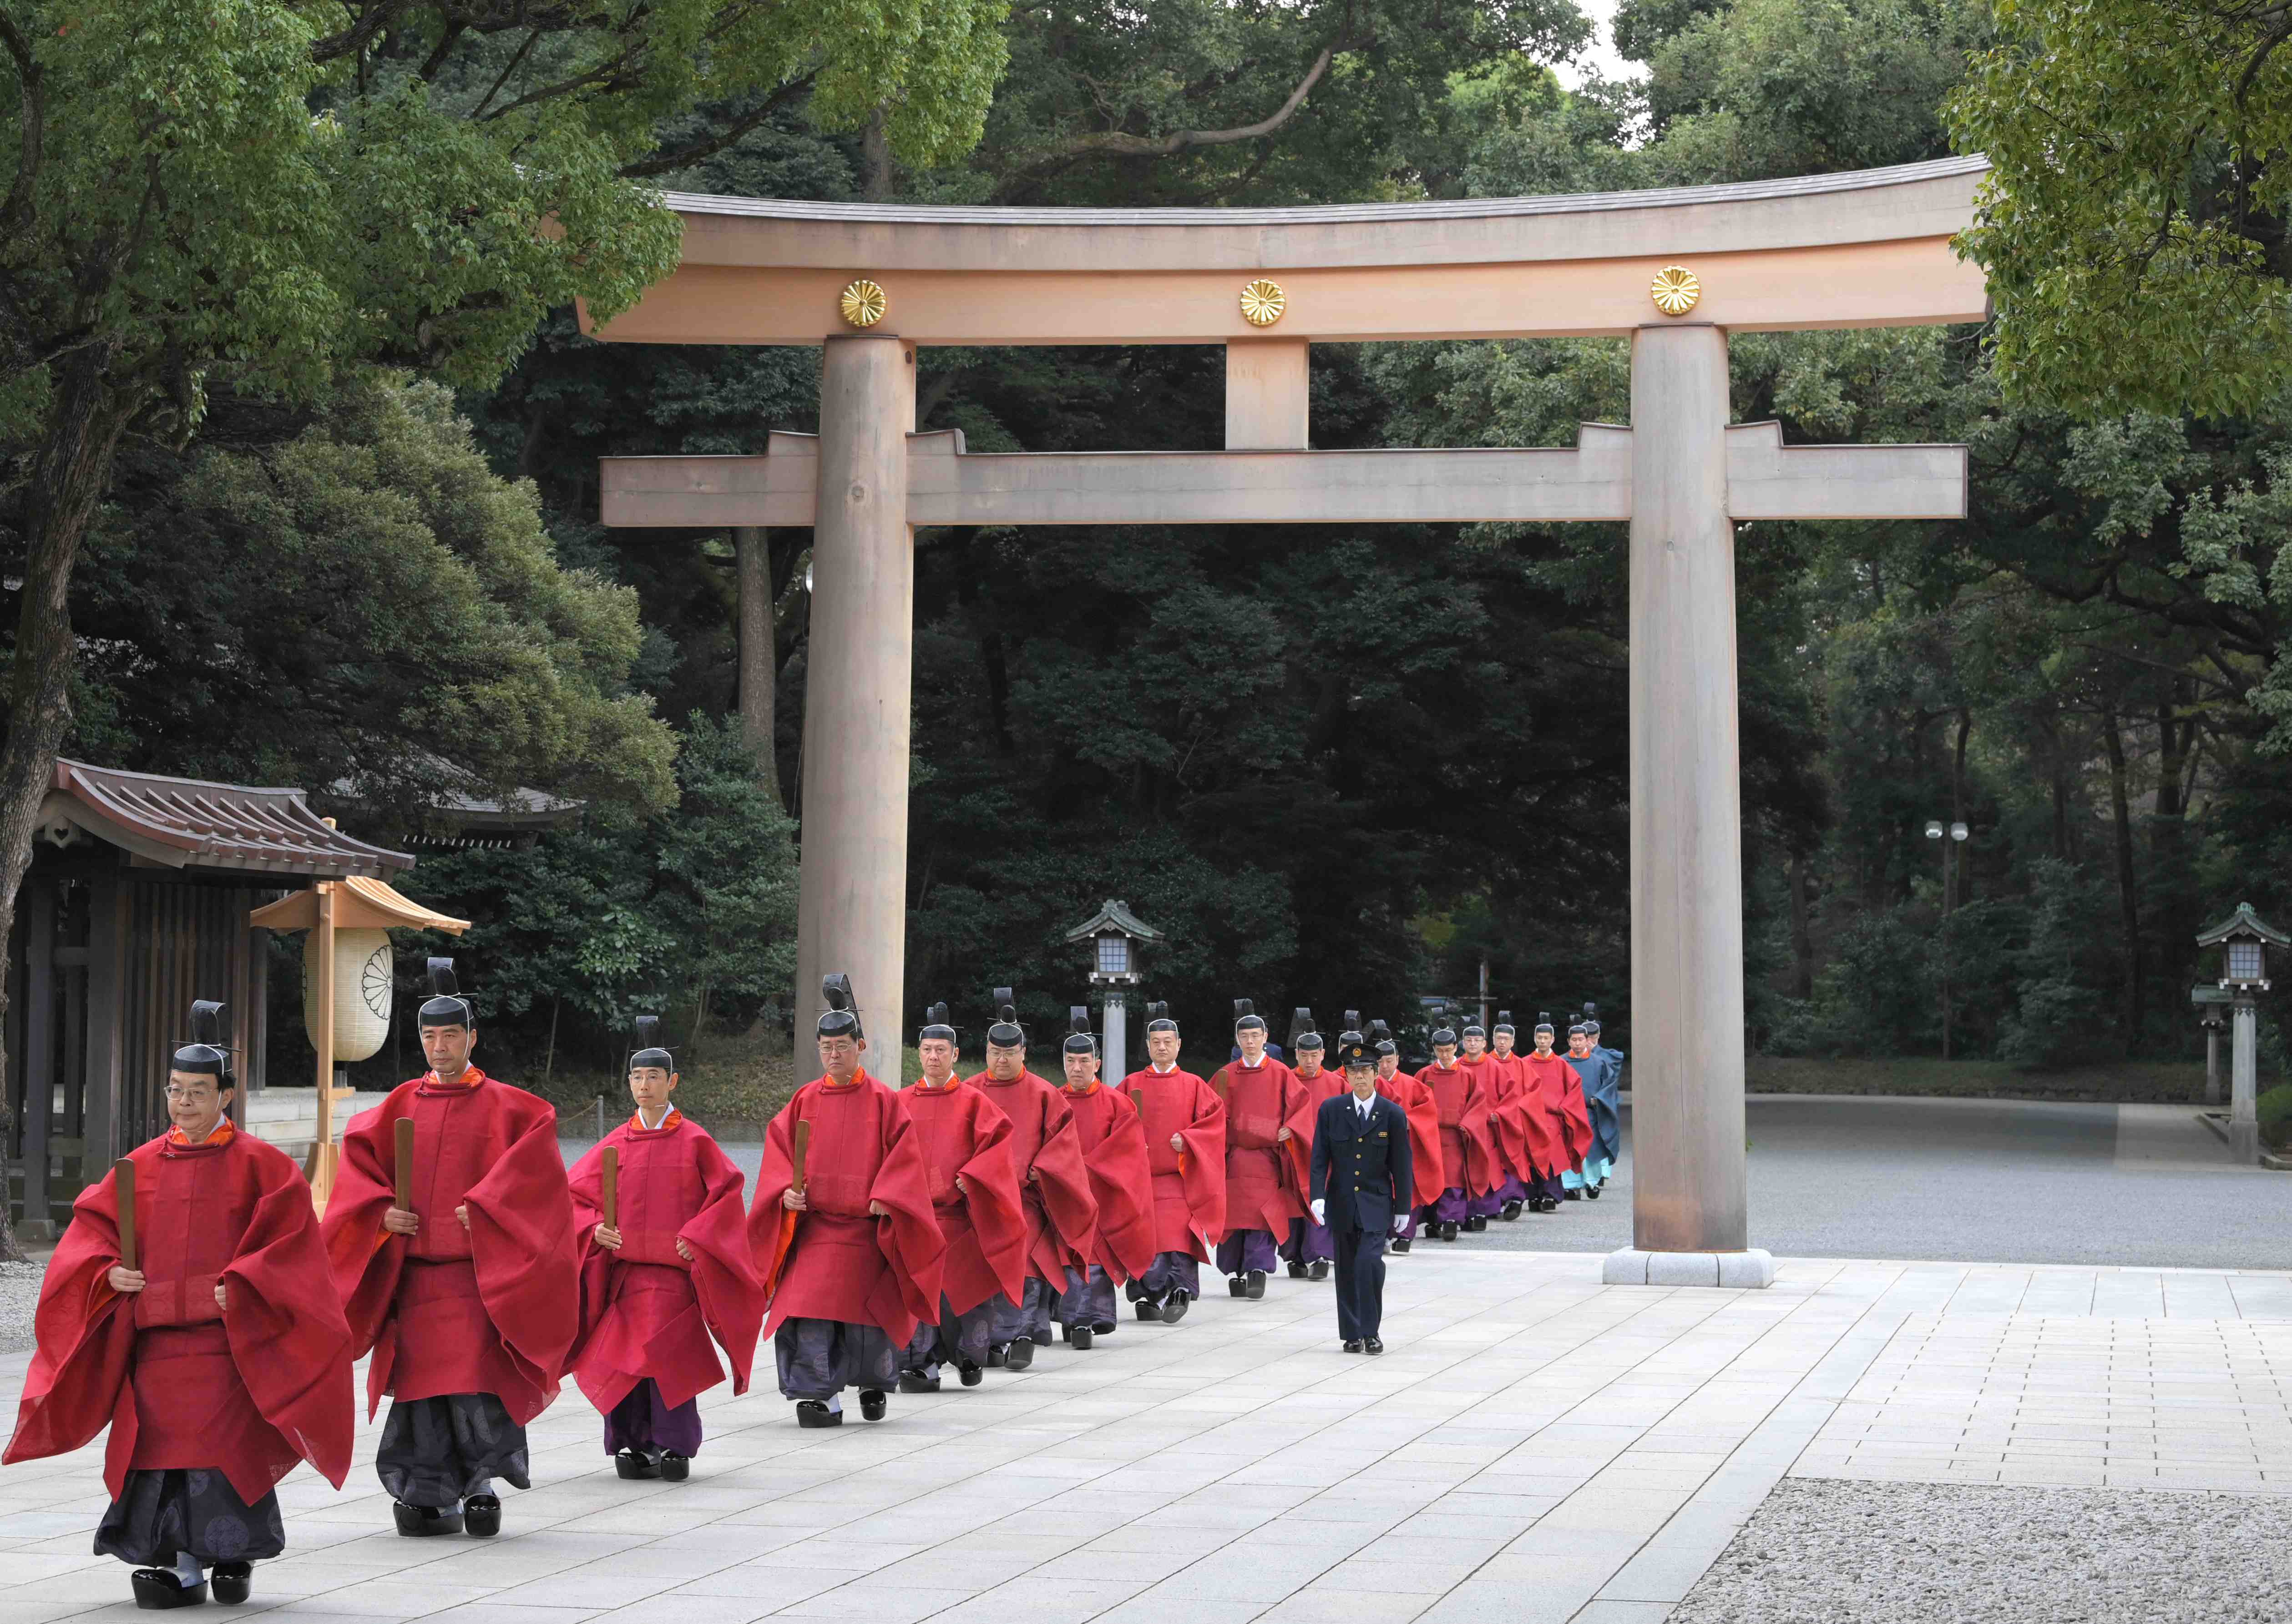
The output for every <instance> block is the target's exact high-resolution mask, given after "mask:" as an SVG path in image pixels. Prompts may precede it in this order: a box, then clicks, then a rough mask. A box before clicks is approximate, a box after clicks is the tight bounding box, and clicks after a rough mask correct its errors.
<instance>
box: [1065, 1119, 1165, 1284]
mask: <svg viewBox="0 0 2292 1624" xmlns="http://www.w3.org/2000/svg"><path fill="white" fill-rule="evenodd" d="M1059 1092H1060V1093H1061V1094H1062V1095H1064V1096H1065V1097H1066V1102H1067V1108H1068V1109H1069V1111H1071V1112H1072V1113H1074V1122H1075V1137H1076V1139H1077V1142H1078V1143H1079V1144H1080V1145H1081V1146H1082V1154H1083V1160H1084V1162H1085V1163H1086V1164H1087V1165H1088V1167H1089V1169H1090V1190H1091V1195H1092V1197H1093V1198H1094V1200H1095V1202H1096V1203H1097V1210H1098V1217H1097V1223H1096V1226H1095V1227H1094V1231H1093V1240H1092V1243H1091V1244H1090V1246H1088V1247H1087V1248H1085V1250H1086V1252H1087V1254H1088V1261H1090V1262H1092V1263H1095V1264H1096V1265H1098V1266H1099V1267H1101V1268H1102V1269H1104V1270H1105V1271H1106V1272H1107V1273H1108V1274H1110V1275H1112V1276H1113V1277H1114V1278H1115V1279H1117V1280H1135V1279H1136V1278H1137V1277H1138V1276H1139V1275H1141V1274H1144V1273H1145V1272H1146V1270H1147V1267H1148V1266H1149V1265H1150V1264H1151V1263H1152V1262H1153V1261H1154V1170H1153V1165H1152V1162H1150V1159H1149V1158H1148V1156H1147V1154H1146V1133H1145V1130H1144V1128H1143V1127H1142V1124H1141V1122H1140V1121H1139V1116H1138V1107H1137V1106H1136V1105H1134V1104H1133V1103H1132V1102H1131V1098H1130V1096H1128V1095H1127V1094H1125V1093H1124V1092H1122V1090H1121V1089H1110V1088H1108V1087H1107V1086H1106V1085H1105V1084H1104V1083H1102V1082H1100V1081H1096V1080H1095V1079H1094V1080H1093V1081H1092V1082H1091V1085H1090V1086H1089V1087H1088V1088H1086V1089H1077V1088H1072V1087H1066V1088H1061V1089H1060V1090H1059Z"/></svg>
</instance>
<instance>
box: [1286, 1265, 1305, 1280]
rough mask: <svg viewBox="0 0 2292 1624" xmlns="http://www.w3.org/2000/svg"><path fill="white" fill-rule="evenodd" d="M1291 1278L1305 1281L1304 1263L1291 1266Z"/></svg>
mask: <svg viewBox="0 0 2292 1624" xmlns="http://www.w3.org/2000/svg"><path fill="white" fill-rule="evenodd" d="M1289 1278H1290V1279H1292V1280H1303V1279H1304V1278H1305V1266H1304V1265H1303V1264H1302V1263H1293V1264H1291V1265H1290V1266H1289Z"/></svg>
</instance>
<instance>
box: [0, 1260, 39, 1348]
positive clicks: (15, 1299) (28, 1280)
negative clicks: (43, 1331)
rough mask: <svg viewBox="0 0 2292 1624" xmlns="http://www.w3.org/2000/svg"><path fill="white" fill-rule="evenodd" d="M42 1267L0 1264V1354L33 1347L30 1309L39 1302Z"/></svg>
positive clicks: (30, 1264) (29, 1264) (33, 1264)
mask: <svg viewBox="0 0 2292 1624" xmlns="http://www.w3.org/2000/svg"><path fill="white" fill-rule="evenodd" d="M42 1272H43V1268H42V1266H41V1265H39V1264H36V1263H0V1354H20V1353H22V1352H24V1351H25V1350H26V1349H27V1348H28V1347H31V1346H32V1309H33V1307H34V1306H35V1305H36V1304H37V1303H38V1302H39V1300H40V1275H41V1274H42Z"/></svg>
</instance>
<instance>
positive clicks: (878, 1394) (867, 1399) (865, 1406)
mask: <svg viewBox="0 0 2292 1624" xmlns="http://www.w3.org/2000/svg"><path fill="white" fill-rule="evenodd" d="M891 1407H892V1401H891V1400H890V1399H889V1398H887V1397H885V1396H884V1394H883V1392H882V1390H881V1389H879V1388H876V1387H862V1388H860V1419H861V1420H863V1421H880V1420H882V1419H884V1412H885V1411H888V1410H890V1409H891ZM661 1475H662V1476H664V1477H666V1476H667V1475H668V1474H667V1473H666V1472H663V1473H662V1474H661Z"/></svg>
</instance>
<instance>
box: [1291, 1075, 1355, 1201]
mask: <svg viewBox="0 0 2292 1624" xmlns="http://www.w3.org/2000/svg"><path fill="white" fill-rule="evenodd" d="M1297 1085H1298V1086H1299V1087H1300V1088H1302V1089H1304V1090H1305V1108H1304V1111H1303V1120H1304V1127H1303V1129H1302V1130H1294V1129H1293V1131H1292V1132H1291V1134H1290V1136H1289V1142H1288V1144H1287V1146H1284V1147H1283V1148H1285V1149H1286V1150H1287V1151H1288V1153H1289V1165H1290V1168H1291V1170H1292V1171H1294V1172H1295V1174H1296V1177H1297V1187H1298V1188H1299V1189H1300V1190H1311V1188H1312V1187H1313V1124H1314V1123H1315V1122H1319V1121H1320V1112H1321V1102H1322V1101H1324V1100H1328V1099H1335V1098H1336V1097H1337V1096H1338V1095H1340V1094H1342V1093H1344V1091H1345V1073H1344V1070H1343V1069H1342V1068H1340V1067H1333V1066H1324V1067H1323V1068H1322V1069H1321V1070H1320V1071H1318V1072H1316V1073H1313V1074H1312V1075H1311V1077H1308V1076H1306V1075H1305V1074H1304V1073H1303V1072H1300V1073H1297ZM1309 1199H1310V1198H1309Z"/></svg>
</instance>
